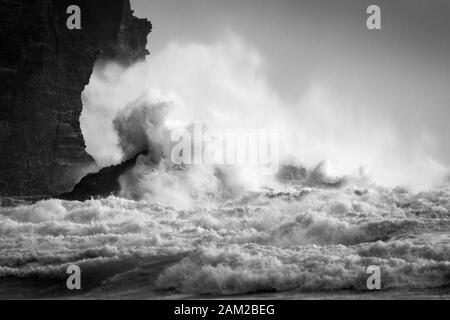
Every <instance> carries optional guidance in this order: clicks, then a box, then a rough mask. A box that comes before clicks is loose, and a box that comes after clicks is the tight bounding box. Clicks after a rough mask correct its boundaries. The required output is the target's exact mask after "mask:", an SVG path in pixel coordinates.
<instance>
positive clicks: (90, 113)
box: [81, 36, 448, 206]
mask: <svg viewBox="0 0 450 320" xmlns="http://www.w3.org/2000/svg"><path fill="white" fill-rule="evenodd" d="M266 69H267V63H266V62H265V61H264V59H263V57H262V55H261V54H259V53H258V52H257V51H256V50H254V49H252V48H251V47H250V46H248V45H247V44H245V43H244V42H243V40H241V39H239V38H238V37H236V36H228V37H225V39H224V40H222V41H218V42H217V43H214V44H200V43H189V44H179V43H170V44H169V45H168V46H167V48H165V49H164V50H163V51H161V52H159V53H158V54H156V55H155V56H152V57H151V58H150V59H149V60H148V61H145V62H141V63H137V64H135V65H133V66H131V67H129V68H126V69H125V68H123V67H121V66H119V65H116V64H113V63H111V64H107V65H102V66H101V67H100V66H99V67H98V68H97V69H95V72H94V74H93V75H92V77H91V82H90V84H89V86H87V88H86V90H85V92H84V94H83V104H84V110H83V114H82V117H81V123H82V130H83V134H84V137H85V140H86V145H87V151H88V152H89V153H90V154H91V155H92V156H93V157H94V158H95V159H96V161H97V162H98V163H99V164H100V165H101V166H107V165H111V164H116V163H118V162H120V161H122V160H124V159H127V158H130V157H132V156H133V155H135V154H136V153H138V152H139V151H141V150H142V149H143V148H148V149H150V150H151V152H150V155H149V156H148V157H147V158H145V159H140V161H139V162H138V165H137V166H136V168H135V169H134V170H133V172H131V173H129V174H128V175H126V176H124V177H122V179H121V184H122V189H123V195H124V196H126V197H131V198H134V199H142V198H146V199H151V200H156V201H165V202H170V203H174V202H173V199H176V201H175V203H176V204H181V205H183V206H185V205H188V204H189V203H190V201H189V199H191V198H192V195H193V194H195V195H196V196H199V195H200V194H202V195H205V194H217V192H219V189H220V190H222V191H223V183H224V181H225V182H226V183H225V184H226V185H229V186H233V188H232V189H234V190H243V189H248V188H250V189H252V188H255V187H258V186H259V187H260V186H262V185H263V184H267V183H273V181H272V180H271V179H265V178H262V177H260V176H258V174H257V171H254V170H253V172H252V169H251V168H248V167H242V168H241V169H236V168H233V169H232V170H225V171H220V170H219V171H220V172H221V174H217V173H218V170H217V169H218V168H217V166H216V167H214V166H207V165H204V166H201V168H200V167H199V166H194V165H189V166H185V167H184V168H183V170H180V168H178V170H175V169H174V166H173V163H171V161H170V150H171V149H172V148H173V146H174V142H173V141H171V139H170V132H171V130H174V129H177V128H189V126H190V125H192V124H193V123H195V122H201V123H203V124H205V125H206V126H207V127H210V128H217V129H230V128H234V129H255V128H264V129H276V130H279V132H280V148H279V153H280V159H281V160H282V161H285V162H286V163H290V164H295V165H299V166H305V167H306V168H308V169H310V172H311V174H310V178H309V181H315V180H314V179H315V178H316V180H317V177H319V178H320V179H322V180H323V181H325V182H326V181H335V182H336V181H341V180H342V177H344V176H347V177H349V176H359V177H363V178H364V179H363V180H366V181H367V180H371V181H373V182H376V183H378V184H382V185H385V186H389V187H393V186H396V185H406V186H409V187H411V188H415V189H423V188H429V187H432V186H434V185H435V184H437V183H439V182H441V181H443V180H442V179H444V177H445V176H446V175H448V169H447V168H446V167H445V166H443V165H442V164H440V163H439V162H438V161H436V160H434V159H432V158H431V157H429V156H428V154H427V152H426V150H427V146H428V144H429V142H430V140H432V138H429V137H428V138H423V137H427V134H426V132H418V134H417V135H418V136H417V137H413V138H412V139H410V140H408V141H405V140H404V139H403V138H402V137H401V135H399V134H398V132H397V130H396V127H395V125H394V124H393V123H391V122H390V121H389V118H388V117H387V116H384V115H379V114H376V113H374V112H371V110H370V108H368V107H367V106H365V105H364V103H362V102H361V101H353V100H352V99H349V98H348V95H346V94H345V93H339V92H335V91H333V90H332V89H331V88H330V87H329V86H328V85H327V84H326V83H321V82H320V81H314V82H311V84H310V88H309V89H308V90H306V94H304V95H303V96H302V97H300V98H299V100H298V103H296V104H289V103H285V102H283V100H282V99H281V98H280V97H279V96H278V94H277V92H276V91H275V90H274V89H273V88H272V87H271V85H270V83H269V81H268V79H267V76H266V73H267V72H266ZM300 76H301V75H299V77H300ZM411 141H413V143H412V142H411ZM149 157H150V158H149ZM324 160H326V162H323V161H324ZM318 164H320V165H319V166H318ZM314 168H316V170H313V169H314ZM331 168H332V169H331ZM223 172H225V173H223ZM311 176H312V177H311ZM368 177H371V179H368ZM320 179H319V180H320ZM330 179H331V180H330ZM319 180H318V181H319ZM255 181H256V183H255ZM319 183H320V181H319ZM221 184H222V185H221ZM255 185H256V186H255ZM236 186H239V187H236ZM221 188H222V189H221ZM225 189H226V188H225ZM227 190H228V191H229V189H227ZM231 194H233V192H231ZM161 199H162V200H161Z"/></svg>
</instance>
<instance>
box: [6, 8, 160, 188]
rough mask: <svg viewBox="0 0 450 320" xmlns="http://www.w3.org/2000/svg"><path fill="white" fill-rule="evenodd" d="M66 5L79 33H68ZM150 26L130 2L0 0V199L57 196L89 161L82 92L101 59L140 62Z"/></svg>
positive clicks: (88, 166) (82, 172) (71, 184)
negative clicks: (76, 15)
mask: <svg viewBox="0 0 450 320" xmlns="http://www.w3.org/2000/svg"><path fill="white" fill-rule="evenodd" d="M69 5H78V6H79V7H80V8H81V25H82V30H69V29H68V28H67V26H66V21H67V18H68V17H69V16H70V15H69V14H67V13H66V10H67V7H68V6H69ZM150 31H151V24H150V22H149V21H147V20H145V19H138V18H136V17H134V16H133V12H132V11H131V8H130V2H129V0H2V1H1V2H0V39H2V45H1V46H0V196H43V195H53V194H61V193H63V192H67V191H70V190H72V188H73V187H74V185H75V184H76V183H77V182H79V181H80V179H81V178H82V177H83V176H84V175H86V174H87V172H89V171H90V170H91V169H92V167H93V166H94V161H93V159H92V158H91V157H90V156H89V155H88V154H87V153H86V151H85V145H84V140H83V137H82V134H81V130H80V124H79V117H80V114H81V111H82V102H81V93H82V91H83V90H84V87H85V86H86V85H87V84H88V83H89V79H90V76H91V73H92V70H93V67H94V64H95V63H96V61H98V59H103V60H108V59H114V60H117V61H119V62H121V63H123V64H127V65H129V64H132V63H134V62H135V61H137V60H139V59H143V58H144V57H145V55H147V54H148V51H147V50H146V49H145V47H146V43H147V35H148V33H149V32H150Z"/></svg>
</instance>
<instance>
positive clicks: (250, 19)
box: [132, 0, 450, 166]
mask: <svg viewBox="0 0 450 320" xmlns="http://www.w3.org/2000/svg"><path fill="white" fill-rule="evenodd" d="M370 4H377V5H379V6H380V7H381V11H382V16H381V18H382V30H377V31H370V30H368V29H367V28H366V18H367V16H368V15H367V14H366V8H367V7H368V6H369V5H370ZM132 7H133V9H134V10H135V13H136V15H138V16H140V17H146V18H148V19H150V20H151V21H152V23H153V26H154V29H153V32H152V33H151V35H150V37H149V45H148V47H149V49H150V51H151V52H152V55H153V56H157V55H158V53H160V52H161V51H163V50H164V49H165V48H166V47H167V45H168V44H169V43H171V42H177V43H181V44H184V43H185V44H189V43H202V44H203V43H205V44H208V43H214V42H216V41H218V40H220V39H222V38H224V37H225V36H226V35H227V34H234V35H236V36H237V37H239V38H241V39H242V40H243V41H244V42H245V43H246V44H247V45H248V46H250V47H251V48H254V49H255V50H257V51H258V52H259V53H260V54H261V56H262V57H263V59H264V67H265V69H264V72H265V76H266V78H267V81H268V82H269V83H270V85H271V87H272V88H273V89H274V90H275V91H276V92H277V94H278V95H279V97H280V99H282V100H283V101H286V104H288V105H289V104H290V105H295V101H298V100H300V99H302V97H303V95H305V94H306V93H307V90H308V89H309V88H310V87H311V85H312V84H314V83H317V82H320V83H321V84H324V85H326V86H327V88H330V90H331V91H333V92H334V94H335V95H336V96H339V99H341V100H343V101H349V102H348V103H349V104H352V105H353V106H352V107H351V110H354V111H355V112H359V111H361V112H364V113H367V114H368V115H369V117H377V116H379V117H380V118H381V119H384V121H386V122H389V123H390V124H391V125H393V126H394V127H395V128H396V130H397V131H398V134H399V135H400V136H401V137H403V143H404V144H405V147H408V145H409V144H410V145H411V148H414V144H415V142H416V140H417V139H424V140H427V141H426V143H425V145H426V148H427V152H428V153H429V154H430V156H432V157H433V158H434V159H436V160H438V161H439V162H441V163H442V164H444V165H445V166H449V165H450V150H449V148H448V141H450V129H449V127H448V120H449V118H450V117H449V116H450V60H449V57H450V1H448V0H430V1H423V0H396V1H366V0H342V1H336V0H327V1H325V0H307V1H303V0H277V1H275V0H151V1H149V0H132ZM149 59H152V57H150V58H149ZM358 108H360V109H358ZM300 112H301V111H300ZM418 132H419V133H420V134H419V133H418ZM355 134H358V133H357V132H355ZM399 152H401V150H400V151H399Z"/></svg>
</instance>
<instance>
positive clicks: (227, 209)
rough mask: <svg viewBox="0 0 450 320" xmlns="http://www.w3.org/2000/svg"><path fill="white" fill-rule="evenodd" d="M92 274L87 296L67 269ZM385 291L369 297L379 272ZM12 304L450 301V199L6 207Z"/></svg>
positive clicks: (298, 196)
mask: <svg viewBox="0 0 450 320" xmlns="http://www.w3.org/2000/svg"><path fill="white" fill-rule="evenodd" d="M72 264H76V265H78V266H80V268H81V270H82V290H81V291H79V292H72V291H69V290H67V288H66V279H67V277H68V275H67V274H66V269H67V267H68V266H70V265H72ZM371 265H375V266H379V267H380V268H381V283H382V290H380V291H376V292H374V291H368V290H367V287H366V280H367V278H368V277H369V276H370V275H369V274H367V273H366V269H367V267H368V266H371ZM0 283H1V285H0V298H75V297H76V298H86V299H92V298H106V299H118V298H119V299H133V298H138V299H160V298H182V297H184V298H186V297H188V298H223V297H230V298H231V297H232V298H250V297H251V298H261V299H265V298H284V299H297V298H301V299H318V298H350V299H354V298H363V299H365V298H368V299H370V298H386V299H390V298H450V190H449V189H445V188H444V189H441V190H434V191H429V192H422V193H418V194H416V193H411V192H408V191H406V190H404V189H400V188H398V189H386V188H381V187H370V188H364V189H361V188H356V187H352V186H351V185H347V186H344V187H341V188H319V187H306V186H301V185H295V184H291V185H289V186H285V187H284V188H283V189H280V190H273V189H267V190H264V191H260V192H247V193H244V194H243V195H241V196H240V197H237V198H234V199H233V200H221V201H218V200H217V199H214V195H211V199H210V200H208V201H202V202H199V203H198V204H196V205H195V206H193V207H192V208H188V209H180V208H177V207H174V206H169V205H163V204H159V203H157V202H154V201H133V200H126V199H122V198H116V197H110V198H105V199H96V200H90V201H86V202H70V201H62V200H45V201H41V202H38V203H35V204H31V205H23V206H18V207H9V208H8V207H6V208H1V209H0Z"/></svg>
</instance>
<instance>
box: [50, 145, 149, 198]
mask: <svg viewBox="0 0 450 320" xmlns="http://www.w3.org/2000/svg"><path fill="white" fill-rule="evenodd" d="M147 154H148V152H147V151H144V152H141V153H139V154H138V155H137V156H135V157H134V158H132V159H130V160H127V161H125V162H123V163H121V164H119V165H116V166H111V167H107V168H103V169H101V170H100V171H99V172H96V173H91V174H88V175H87V176H86V177H84V178H83V179H81V181H80V182H79V183H78V184H77V185H76V186H75V188H74V189H73V190H72V191H71V192H68V193H64V194H62V195H60V196H58V198H59V199H64V200H76V201H85V200H89V199H91V198H96V197H108V196H119V193H120V183H119V178H120V177H121V176H122V175H123V174H124V173H125V172H127V171H128V170H131V169H132V168H134V166H135V165H136V162H137V160H138V158H139V157H140V156H143V155H147Z"/></svg>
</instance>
